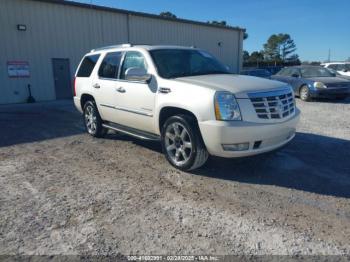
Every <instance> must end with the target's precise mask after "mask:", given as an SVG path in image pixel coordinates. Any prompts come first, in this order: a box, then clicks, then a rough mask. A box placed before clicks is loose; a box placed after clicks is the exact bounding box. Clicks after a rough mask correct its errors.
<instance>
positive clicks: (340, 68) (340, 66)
mask: <svg viewBox="0 0 350 262" xmlns="http://www.w3.org/2000/svg"><path fill="white" fill-rule="evenodd" d="M321 66H323V67H325V68H329V69H333V70H335V71H337V72H338V73H339V74H341V75H344V76H350V62H332V63H323V64H321Z"/></svg>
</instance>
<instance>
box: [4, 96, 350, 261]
mask: <svg viewBox="0 0 350 262" xmlns="http://www.w3.org/2000/svg"><path fill="white" fill-rule="evenodd" d="M298 106H299V108H300V109H301V110H302V119H301V123H300V126H299V128H298V134H297V136H296V138H295V140H294V141H293V142H292V143H291V144H289V145H288V146H287V147H285V148H283V149H282V150H280V151H278V152H274V153H272V154H268V155H265V156H259V157H253V158H247V159H238V160H225V159H217V158H212V159H210V161H209V163H208V164H207V165H206V166H205V167H204V168H202V169H200V170H198V171H195V172H193V173H184V172H180V171H178V170H175V169H174V168H172V167H170V165H169V164H168V163H167V162H166V160H165V159H164V157H163V156H162V154H161V152H160V146H159V145H158V144H157V143H149V142H147V143H146V142H142V141H138V140H134V139H132V138H129V137H126V136H121V135H118V134H109V135H108V137H107V138H105V139H94V138H91V137H89V136H88V135H87V134H85V133H84V130H83V125H82V122H81V117H80V115H79V114H78V113H77V112H76V111H75V109H74V108H73V105H72V103H71V102H70V101H63V102H53V103H41V104H34V105H17V106H13V105H12V106H1V107H0V125H1V129H0V254H50V255H53V254H91V255H93V254H109V255H116V254H124V255H129V254H177V255H183V254H294V255H295V254H350V101H345V102H337V103H334V102H329V101H318V102H311V103H303V102H300V101H299V100H298Z"/></svg>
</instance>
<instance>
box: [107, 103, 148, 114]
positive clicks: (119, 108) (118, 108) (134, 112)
mask: <svg viewBox="0 0 350 262" xmlns="http://www.w3.org/2000/svg"><path fill="white" fill-rule="evenodd" d="M100 106H103V107H108V108H112V109H115V110H120V111H124V112H128V113H133V114H137V115H142V116H148V117H153V114H151V113H145V112H142V111H138V110H132V109H128V108H124V107H116V106H110V105H105V104H100Z"/></svg>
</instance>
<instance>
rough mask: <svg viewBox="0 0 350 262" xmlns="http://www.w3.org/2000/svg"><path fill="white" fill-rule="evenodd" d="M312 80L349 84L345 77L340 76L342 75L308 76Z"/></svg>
mask: <svg viewBox="0 0 350 262" xmlns="http://www.w3.org/2000/svg"><path fill="white" fill-rule="evenodd" d="M308 79H310V80H312V81H315V82H322V83H324V84H326V85H327V84H333V83H334V84H335V83H348V84H350V81H348V80H346V79H345V78H342V77H338V76H336V77H311V78H308Z"/></svg>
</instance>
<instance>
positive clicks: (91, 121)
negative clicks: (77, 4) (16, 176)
mask: <svg viewBox="0 0 350 262" xmlns="http://www.w3.org/2000/svg"><path fill="white" fill-rule="evenodd" d="M74 103H75V106H76V108H77V109H78V110H79V111H80V112H82V113H83V119H84V124H85V127H86V130H87V132H88V133H89V134H90V135H92V136H94V137H102V136H104V135H105V134H106V131H107V130H108V129H112V130H115V131H118V132H121V133H125V134H128V135H131V136H134V137H137V138H140V139H146V140H157V141H160V142H161V145H162V148H163V152H164V154H165V157H166V159H167V160H168V161H169V162H170V163H171V164H172V165H173V166H175V167H176V168H179V169H181V170H191V169H195V168H198V167H200V166H202V165H203V164H204V163H205V162H206V160H207V158H208V155H209V154H210V155H215V156H220V157H228V158H232V157H244V156H250V155H256V154H260V153H264V152H268V151H272V150H275V149H277V148H279V147H281V146H283V145H285V144H287V143H288V142H289V141H291V140H292V139H293V137H294V135H295V128H296V125H297V123H298V120H299V115H300V111H299V110H298V109H297V108H296V106H295V101H294V94H293V90H292V88H291V87H290V86H289V85H287V84H284V83H281V82H278V81H271V80H266V79H262V78H256V77H249V76H242V75H234V74H231V73H229V72H228V69H227V67H226V66H225V65H223V64H222V63H221V62H219V61H218V60H217V59H216V58H215V57H213V56H212V55H211V54H209V53H207V52H206V51H204V50H200V49H196V48H187V47H172V46H132V45H120V46H114V47H106V48H100V49H96V50H92V51H91V52H90V53H88V54H86V55H85V57H84V58H83V59H82V61H81V63H80V65H79V67H78V69H77V72H76V75H75V84H74ZM126 161H127V160H126Z"/></svg>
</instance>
